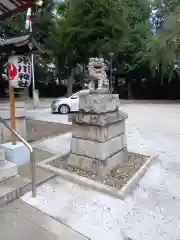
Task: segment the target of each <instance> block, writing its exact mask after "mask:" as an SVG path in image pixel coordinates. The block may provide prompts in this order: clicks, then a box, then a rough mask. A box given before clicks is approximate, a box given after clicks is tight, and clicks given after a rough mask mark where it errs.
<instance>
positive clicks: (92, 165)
mask: <svg viewBox="0 0 180 240" xmlns="http://www.w3.org/2000/svg"><path fill="white" fill-rule="evenodd" d="M127 159H128V153H127V149H126V148H124V149H121V151H119V152H117V153H116V154H114V155H113V156H111V157H109V158H107V159H106V160H105V161H101V160H99V159H94V158H90V157H85V156H81V155H76V154H73V153H72V154H71V155H70V156H69V158H68V165H69V166H71V167H74V168H79V169H82V170H85V171H91V172H95V173H97V174H98V175H99V176H105V175H107V174H108V173H109V172H110V171H111V170H112V169H114V168H115V167H117V166H121V164H122V163H123V162H124V161H126V160H127Z"/></svg>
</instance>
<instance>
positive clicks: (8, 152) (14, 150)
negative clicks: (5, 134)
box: [0, 142, 30, 165]
mask: <svg viewBox="0 0 180 240" xmlns="http://www.w3.org/2000/svg"><path fill="white" fill-rule="evenodd" d="M0 149H2V150H3V151H4V153H5V159H6V160H7V161H10V162H13V163H16V164H17V165H22V164H25V163H27V162H30V152H29V150H28V148H27V147H26V146H25V145H24V144H23V143H21V142H17V143H16V145H12V143H11V142H8V143H4V144H1V145H0Z"/></svg>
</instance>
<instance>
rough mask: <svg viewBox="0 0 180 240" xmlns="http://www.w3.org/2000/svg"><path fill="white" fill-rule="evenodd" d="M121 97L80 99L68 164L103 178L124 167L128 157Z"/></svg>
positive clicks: (106, 95) (84, 96) (91, 96)
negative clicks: (123, 163) (110, 172)
mask: <svg viewBox="0 0 180 240" xmlns="http://www.w3.org/2000/svg"><path fill="white" fill-rule="evenodd" d="M119 105H120V101H119V97H118V95H110V94H90V95H83V96H80V99H79V109H80V111H79V113H78V114H77V115H74V116H73V117H72V124H73V134H72V142H71V155H70V156H69V159H68V164H69V165H70V166H72V167H76V168H80V169H84V170H86V171H93V172H96V173H97V174H99V175H100V176H103V175H106V174H107V173H108V172H109V171H111V170H112V169H113V168H115V167H117V166H119V165H121V163H122V162H123V161H125V160H126V159H127V158H128V156H127V148H126V143H125V139H126V138H125V119H126V118H127V114H125V113H123V112H122V111H120V110H119Z"/></svg>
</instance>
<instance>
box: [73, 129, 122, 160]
mask: <svg viewBox="0 0 180 240" xmlns="http://www.w3.org/2000/svg"><path fill="white" fill-rule="evenodd" d="M123 148H124V141H123V134H121V135H119V136H117V137H115V138H112V139H111V140H109V141H106V142H102V143H101V142H95V141H90V140H84V139H78V138H72V142H71V152H72V153H74V154H76V155H82V156H86V157H90V158H94V159H99V160H102V161H104V160H106V159H107V158H109V157H110V156H113V155H114V154H115V153H116V152H118V151H120V150H121V149H123Z"/></svg>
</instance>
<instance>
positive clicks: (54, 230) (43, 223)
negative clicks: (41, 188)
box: [0, 200, 88, 240]
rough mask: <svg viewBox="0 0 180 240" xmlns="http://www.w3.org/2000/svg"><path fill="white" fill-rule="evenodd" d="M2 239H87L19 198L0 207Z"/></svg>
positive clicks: (0, 236) (0, 235)
mask: <svg viewBox="0 0 180 240" xmlns="http://www.w3.org/2000/svg"><path fill="white" fill-rule="evenodd" d="M0 216H1V217H0V239H2V240H12V239H13V240H32V239H33V240H65V239H66V240H88V239H87V238H85V237H84V236H82V235H81V234H79V233H77V232H75V231H73V230H72V229H70V228H69V227H67V226H65V225H64V224H62V223H60V222H58V221H56V220H55V219H53V218H51V217H49V216H47V215H46V214H44V213H42V212H40V211H39V210H37V209H35V208H33V207H31V206H30V205H28V204H26V203H24V202H23V201H21V200H17V201H15V202H13V203H11V204H9V205H7V206H6V207H4V208H1V209H0Z"/></svg>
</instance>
